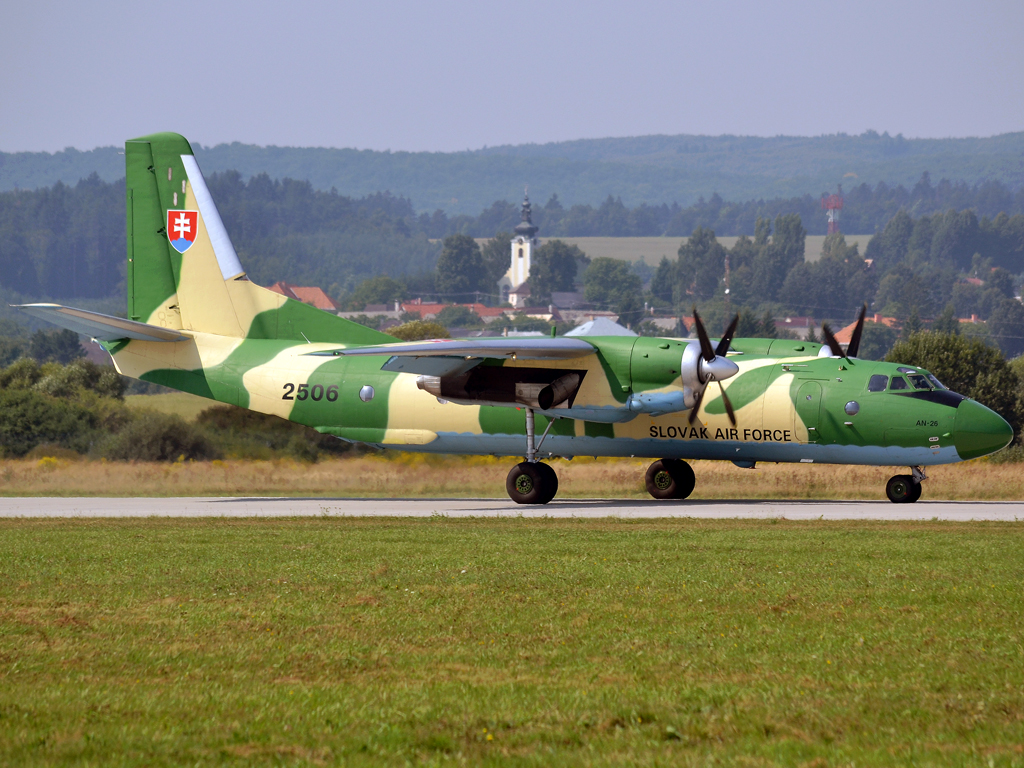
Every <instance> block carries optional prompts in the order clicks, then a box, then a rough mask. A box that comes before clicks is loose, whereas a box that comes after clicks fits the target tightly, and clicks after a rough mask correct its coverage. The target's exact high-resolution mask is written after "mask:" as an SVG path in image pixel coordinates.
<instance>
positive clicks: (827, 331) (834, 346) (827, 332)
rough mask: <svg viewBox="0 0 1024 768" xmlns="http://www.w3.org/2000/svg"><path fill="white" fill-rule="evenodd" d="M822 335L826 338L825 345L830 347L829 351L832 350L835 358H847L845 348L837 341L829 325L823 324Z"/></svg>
mask: <svg viewBox="0 0 1024 768" xmlns="http://www.w3.org/2000/svg"><path fill="white" fill-rule="evenodd" d="M821 335H822V336H824V337H825V343H826V344H827V345H828V348H829V350H831V352H832V356H833V357H846V354H845V353H844V352H843V348H842V347H841V346H840V345H839V342H838V341H836V337H835V336H834V335H832V329H831V328H829V327H828V323H822V324H821Z"/></svg>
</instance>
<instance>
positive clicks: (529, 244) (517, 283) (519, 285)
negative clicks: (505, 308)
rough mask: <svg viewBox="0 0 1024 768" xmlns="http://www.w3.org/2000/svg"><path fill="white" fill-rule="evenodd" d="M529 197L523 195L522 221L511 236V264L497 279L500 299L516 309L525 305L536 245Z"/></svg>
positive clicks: (535, 231)
mask: <svg viewBox="0 0 1024 768" xmlns="http://www.w3.org/2000/svg"><path fill="white" fill-rule="evenodd" d="M531 215H532V214H531V210H530V198H529V196H528V195H527V196H524V197H523V211H522V219H523V220H522V221H521V222H519V224H517V225H516V228H515V230H513V237H512V253H511V257H512V264H511V265H510V266H509V268H508V272H506V273H505V274H504V275H503V276H502V278H501V279H500V280H499V281H498V288H499V290H500V291H501V298H502V301H508V302H510V303H511V304H512V306H513V307H515V308H516V309H521V308H522V307H525V306H526V305H527V302H528V300H529V298H528V297H529V295H530V292H529V287H528V286H527V285H526V282H527V281H528V280H529V279H530V264H532V263H533V251H534V249H535V248H536V247H537V245H538V240H537V227H535V226H534V225H533V221H532V219H531Z"/></svg>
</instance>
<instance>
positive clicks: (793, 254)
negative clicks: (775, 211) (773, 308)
mask: <svg viewBox="0 0 1024 768" xmlns="http://www.w3.org/2000/svg"><path fill="white" fill-rule="evenodd" d="M759 226H760V231H758V232H756V233H755V238H754V242H755V243H758V241H759V240H760V241H761V242H760V244H759V251H758V254H757V256H756V257H755V258H754V265H753V280H752V283H753V285H755V286H757V292H758V295H759V297H760V298H761V300H762V301H775V300H776V298H778V296H779V291H780V290H781V288H782V285H783V283H785V280H786V277H787V275H788V274H789V271H790V270H791V269H793V268H794V267H795V266H796V265H798V264H800V263H802V262H803V260H804V241H805V240H806V239H807V231H806V230H805V229H804V228H803V224H802V223H801V221H800V214H797V213H794V214H788V215H785V216H783V215H779V216H776V217H775V234H774V235H773V236H772V238H771V241H770V242H766V241H765V240H766V235H765V233H766V232H767V231H768V228H767V222H765V221H764V219H760V220H759Z"/></svg>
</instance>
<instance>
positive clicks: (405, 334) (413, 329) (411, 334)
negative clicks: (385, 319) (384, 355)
mask: <svg viewBox="0 0 1024 768" xmlns="http://www.w3.org/2000/svg"><path fill="white" fill-rule="evenodd" d="M388 333H389V334H391V335H392V336H394V337H395V338H396V339H401V340H402V341H423V340H424V339H448V338H451V336H450V335H449V333H448V329H447V328H445V327H444V326H443V325H441V324H440V323H432V322H430V321H428V320H413V321H411V322H408V323H404V324H402V325H396V326H395V327H394V328H390V329H388Z"/></svg>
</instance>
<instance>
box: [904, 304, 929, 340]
mask: <svg viewBox="0 0 1024 768" xmlns="http://www.w3.org/2000/svg"><path fill="white" fill-rule="evenodd" d="M923 330H924V323H922V322H921V315H919V314H918V313H917V305H914V306H913V307H912V308H911V310H910V316H909V317H908V318H907V319H906V321H904V323H903V327H902V328H901V329H900V338H901V339H909V338H910V337H911V336H913V335H914V334H915V333H920V332H921V331H923Z"/></svg>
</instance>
